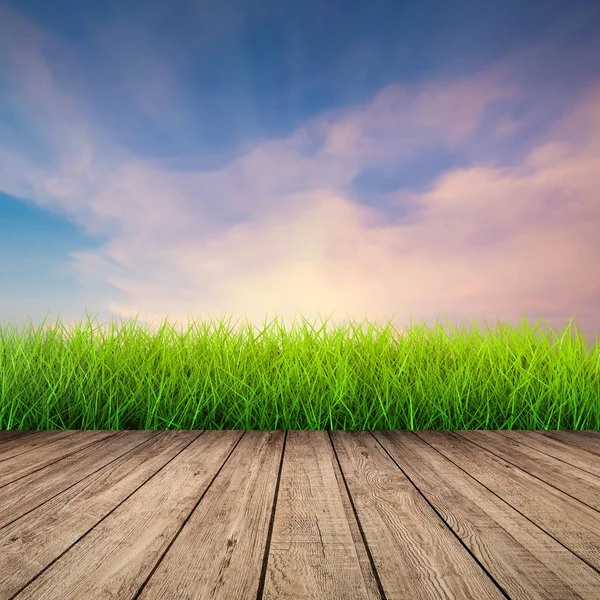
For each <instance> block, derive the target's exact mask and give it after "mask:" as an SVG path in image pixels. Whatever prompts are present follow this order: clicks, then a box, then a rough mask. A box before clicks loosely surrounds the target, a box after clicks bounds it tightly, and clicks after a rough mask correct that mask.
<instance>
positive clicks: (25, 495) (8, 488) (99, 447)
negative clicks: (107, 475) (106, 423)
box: [0, 431, 164, 527]
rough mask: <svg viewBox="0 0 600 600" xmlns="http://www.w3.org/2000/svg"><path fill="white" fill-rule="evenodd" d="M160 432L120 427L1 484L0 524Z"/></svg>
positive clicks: (61, 490)
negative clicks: (52, 461) (34, 469)
mask: <svg viewBox="0 0 600 600" xmlns="http://www.w3.org/2000/svg"><path fill="white" fill-rule="evenodd" d="M163 433H164V432H163ZM157 435H162V433H159V432H156V431H120V432H118V433H117V434H116V435H113V436H111V437H109V438H106V439H103V440H101V441H99V442H97V443H95V444H92V445H90V446H88V447H87V448H84V449H83V450H80V451H79V452H76V453H75V454H71V456H68V457H67V458H63V459H61V460H58V461H56V462H54V463H53V464H51V465H48V466H46V467H44V468H43V469H40V470H39V471H36V472H35V473H32V474H31V475H27V476H25V477H22V478H21V479H18V480H17V481H15V482H13V483H9V484H7V485H5V486H4V487H1V488H0V527H4V526H6V525H7V524H8V523H11V522H12V521H14V520H16V519H18V518H19V517H21V516H23V515H24V514H26V513H28V512H29V511H30V510H33V509H34V508H36V507H38V506H40V505H41V504H43V503H44V502H46V501H47V500H49V499H50V498H53V497H54V496H56V495H57V494H60V493H61V492H63V491H64V490H66V489H67V488H69V487H71V486H73V485H75V484H77V483H78V482H80V481H82V480H83V479H85V478H86V477H88V476H89V475H91V474H92V473H94V472H95V471H98V470H100V469H101V468H102V467H104V466H105V465H107V464H108V463H110V462H112V461H113V460H117V459H118V458H119V457H121V456H123V455H124V454H126V453H127V452H129V451H130V450H132V449H133V448H135V447H136V446H139V445H140V444H142V443H145V442H147V441H149V440H151V439H152V438H154V437H156V436H157Z"/></svg>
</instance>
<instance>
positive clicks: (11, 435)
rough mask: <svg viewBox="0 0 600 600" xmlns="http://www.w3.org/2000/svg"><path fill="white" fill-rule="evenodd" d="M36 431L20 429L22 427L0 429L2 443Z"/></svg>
mask: <svg viewBox="0 0 600 600" xmlns="http://www.w3.org/2000/svg"><path fill="white" fill-rule="evenodd" d="M32 433H34V432H33V431H27V430H20V429H2V430H1V431H0V444H2V443H4V442H8V441H10V440H13V439H15V438H18V437H24V436H26V435H30V434H32Z"/></svg>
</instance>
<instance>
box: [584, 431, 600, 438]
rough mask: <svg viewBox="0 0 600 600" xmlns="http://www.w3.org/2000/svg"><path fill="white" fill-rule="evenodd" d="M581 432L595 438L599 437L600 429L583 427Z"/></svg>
mask: <svg viewBox="0 0 600 600" xmlns="http://www.w3.org/2000/svg"><path fill="white" fill-rule="evenodd" d="M581 433H585V434H586V435H591V436H592V437H595V438H600V431H598V430H597V429H583V430H582V431H581Z"/></svg>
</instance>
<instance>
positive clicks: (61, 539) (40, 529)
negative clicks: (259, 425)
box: [0, 431, 206, 600]
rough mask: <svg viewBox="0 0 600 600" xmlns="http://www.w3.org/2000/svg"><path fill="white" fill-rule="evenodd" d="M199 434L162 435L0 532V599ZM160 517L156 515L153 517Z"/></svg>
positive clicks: (124, 498) (99, 518)
mask: <svg viewBox="0 0 600 600" xmlns="http://www.w3.org/2000/svg"><path fill="white" fill-rule="evenodd" d="M200 434H201V432H199V431H168V432H163V433H161V434H160V435H159V436H157V437H156V438H154V439H152V440H151V441H150V443H149V444H143V445H141V446H138V447H137V448H135V449H134V450H132V451H131V452H128V453H127V454H125V455H124V456H122V457H121V458H119V459H118V460H116V461H115V462H113V463H111V464H108V465H106V466H105V467H103V468H102V469H101V470H100V471H97V472H95V473H93V474H92V475H90V476H89V477H87V478H86V479H84V480H83V481H80V482H79V483H78V484H76V485H74V486H73V487H71V488H69V489H67V490H65V491H64V492H62V493H61V494H58V495H57V496H55V497H54V498H52V499H51V500H49V501H48V502H46V503H45V504H44V505H42V506H40V507H39V508H36V509H35V510H34V511H32V512H30V513H29V514H27V515H26V516H25V517H23V518H21V519H19V520H17V521H15V522H13V523H11V524H10V525H9V526H8V527H5V528H3V529H0V548H2V552H0V599H1V600H7V599H8V598H10V597H12V596H13V594H16V593H17V592H18V591H19V590H20V589H22V588H23V587H24V586H26V585H27V584H28V582H30V581H31V580H32V578H34V577H35V576H37V575H38V574H39V573H41V572H42V571H43V570H44V569H46V568H47V567H48V565H50V563H51V562H52V561H53V560H55V559H56V558H57V557H59V556H60V555H61V554H62V553H63V552H65V551H67V550H68V549H69V547H70V546H72V545H73V544H76V542H77V541H78V540H79V539H81V538H82V537H83V536H85V534H86V533H88V532H89V531H90V530H91V529H92V528H93V527H95V526H96V525H97V524H98V523H99V522H100V521H101V520H102V519H103V518H105V517H106V516H107V515H109V514H110V513H111V512H112V511H113V510H114V509H115V508H116V507H118V506H119V505H120V504H121V503H122V502H123V501H124V500H126V499H127V498H129V497H131V495H132V494H134V492H136V490H138V489H139V488H140V487H141V486H143V485H144V484H145V483H146V482H147V481H148V480H149V479H150V478H152V477H153V476H155V475H156V473H157V472H158V471H159V470H160V469H163V468H164V467H165V465H167V464H168V463H169V461H172V460H174V459H175V457H177V456H178V455H179V453H180V452H182V450H184V449H185V448H186V447H187V446H189V445H190V444H191V443H192V442H194V441H195V440H197V438H198V436H200ZM204 447H206V446H204ZM200 448H202V446H201V447H200ZM180 463H181V460H180ZM170 473H171V474H173V470H171V471H170ZM165 485H167V486H168V481H167V482H165ZM161 514H162V512H161V510H158V511H157V513H156V515H157V516H159V517H160V515H161ZM83 539H85V538H83ZM75 547H77V546H75ZM40 597H41V596H40ZM48 597H57V596H48ZM58 597H60V595H59V596H58ZM80 597H81V598H90V599H91V598H93V597H94V596H90V595H87V594H85V593H84V594H83V595H81V596H80Z"/></svg>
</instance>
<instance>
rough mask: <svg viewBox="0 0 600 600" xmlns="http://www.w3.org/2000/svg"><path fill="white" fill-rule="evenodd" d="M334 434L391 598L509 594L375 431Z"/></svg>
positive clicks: (350, 485) (379, 570)
mask: <svg viewBox="0 0 600 600" xmlns="http://www.w3.org/2000/svg"><path fill="white" fill-rule="evenodd" d="M332 439H333V443H334V447H335V449H336V452H337V454H338V457H339V460H340V464H341V468H342V472H343V473H344V476H345V478H346V481H347V483H348V488H349V491H350V495H351V497H352V501H353V503H354V506H355V508H356V512H357V515H358V519H359V521H360V523H361V527H362V530H363V531H364V534H365V538H366V542H367V545H368V547H369V549H370V552H371V555H372V556H373V560H374V562H375V564H376V566H377V572H378V575H379V579H380V581H381V584H382V586H383V589H384V592H385V595H386V598H388V600H392V599H396V598H422V599H426V598H478V599H481V600H483V599H484V598H498V599H500V598H504V595H503V594H502V593H501V591H500V590H499V589H498V587H496V585H494V583H493V582H492V580H491V579H490V578H489V577H488V576H487V574H486V573H485V571H484V570H483V569H482V568H481V567H480V566H479V565H478V564H477V562H476V561H475V560H474V559H473V558H472V556H471V555H470V554H469V553H468V552H467V550H466V549H465V548H464V546H463V545H462V544H461V543H460V541H459V540H458V539H457V538H456V537H455V536H454V534H453V533H452V531H451V530H450V529H449V528H448V527H447V526H446V525H445V524H444V523H443V521H442V520H441V519H440V518H439V517H438V515H437V514H436V513H435V511H434V510H433V509H432V508H431V506H430V505H429V504H428V503H427V502H426V501H425V500H424V499H423V497H422V496H421V495H420V494H419V492H418V491H417V490H416V489H415V487H414V486H413V485H412V484H411V483H410V482H409V481H408V479H407V478H406V477H405V475H404V474H403V473H402V471H401V470H400V469H399V468H398V467H397V465H396V464H395V463H394V462H393V461H392V459H391V458H390V457H389V456H388V455H387V454H386V453H385V452H384V450H383V449H382V448H381V446H380V445H379V444H378V443H377V441H376V440H375V438H374V437H373V436H372V435H371V434H370V433H369V432H366V431H352V432H348V431H346V432H337V431H336V432H332Z"/></svg>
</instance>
